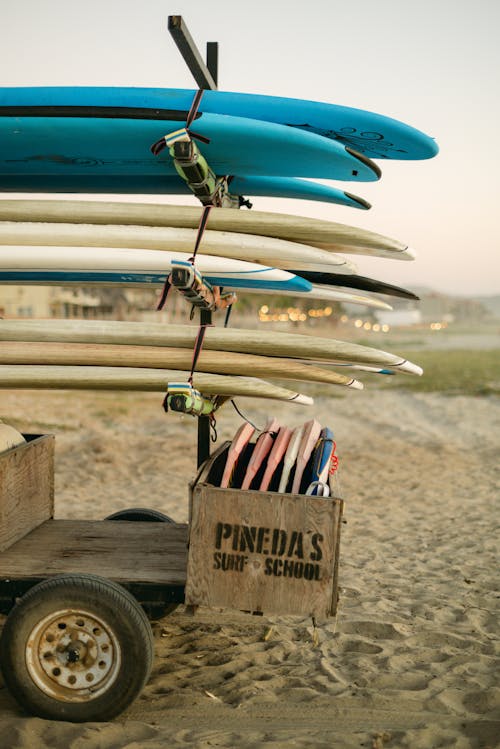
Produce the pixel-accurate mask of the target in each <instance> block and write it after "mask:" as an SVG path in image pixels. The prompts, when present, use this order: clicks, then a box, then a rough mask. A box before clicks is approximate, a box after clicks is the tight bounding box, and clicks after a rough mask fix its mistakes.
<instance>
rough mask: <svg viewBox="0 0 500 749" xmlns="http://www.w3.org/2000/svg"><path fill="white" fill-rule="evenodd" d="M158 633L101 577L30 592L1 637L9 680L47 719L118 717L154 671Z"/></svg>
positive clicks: (59, 580) (67, 578) (0, 661)
mask: <svg viewBox="0 0 500 749" xmlns="http://www.w3.org/2000/svg"><path fill="white" fill-rule="evenodd" d="M152 662H153V633H152V631H151V626H150V624H149V622H148V620H147V617H146V615H145V613H144V611H143V610H142V608H141V607H140V605H139V604H138V603H137V601H136V600H135V598H133V596H131V595H130V593H128V592H127V591H126V590H125V589H124V588H122V586H121V585H117V584H116V583H113V582H111V581H110V580H106V579H104V578H102V577H98V576H97V575H60V576H57V577H53V578H50V579H48V580H44V581H43V582H42V583H39V584H38V585H35V586H34V587H33V588H31V589H30V590H29V591H28V592H27V593H26V594H25V595H24V596H23V597H22V599H21V600H20V601H19V603H18V604H17V605H16V606H15V607H14V609H13V610H12V611H11V613H10V614H9V616H8V618H7V621H6V623H5V627H4V630H3V634H2V638H1V640H0V666H1V668H2V672H3V677H4V680H5V683H6V685H7V687H8V689H9V690H10V692H11V693H12V695H13V696H14V697H15V698H16V700H17V701H18V702H19V704H20V705H21V706H22V707H23V708H24V709H27V710H29V711H30V712H32V713H34V714H35V715H38V716H40V717H42V718H49V719H52V720H66V721H72V722H75V723H80V722H84V721H103V720H109V719H111V718H114V717H115V716H116V715H118V714H119V713H121V712H122V711H123V710H125V708H126V707H128V706H129V705H130V704H131V703H132V702H133V700H134V699H135V698H136V697H137V696H138V695H139V693H140V692H141V690H142V688H143V687H144V685H145V684H146V682H147V680H148V678H149V675H150V673H151V667H152Z"/></svg>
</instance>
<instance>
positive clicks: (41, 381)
mask: <svg viewBox="0 0 500 749" xmlns="http://www.w3.org/2000/svg"><path fill="white" fill-rule="evenodd" d="M185 380H186V371H177V370H168V369H142V368H140V369H138V368H134V367H91V366H82V367H80V366H71V365H69V366H63V367H60V366H50V365H47V366H43V365H42V366H37V365H15V364H13V365H9V364H2V365H0V388H2V389H5V388H9V389H10V388H14V389H18V388H21V389H36V390H40V389H43V390H132V391H134V390H135V391H143V392H146V391H150V392H166V390H167V387H168V383H169V382H183V381H185ZM193 386H194V387H195V388H196V389H197V390H199V391H200V392H201V393H203V394H204V395H221V396H226V397H233V396H243V397H249V398H266V399H270V400H282V401H290V402H291V403H296V404H299V405H303V406H310V405H312V403H313V402H314V401H313V399H312V398H310V397H309V396H308V395H303V394H302V393H297V392H295V391H293V390H288V389H287V388H283V387H280V386H279V385H275V384H274V383H271V382H266V381H265V380H260V379H258V378H257V377H232V376H230V375H216V374H205V373H203V372H195V373H194V376H193Z"/></svg>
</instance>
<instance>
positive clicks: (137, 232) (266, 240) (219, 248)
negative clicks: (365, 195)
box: [0, 221, 356, 274]
mask: <svg viewBox="0 0 500 749" xmlns="http://www.w3.org/2000/svg"><path fill="white" fill-rule="evenodd" d="M197 233H198V232H197V230H196V229H185V228H178V227H169V226H166V227H161V226H131V225H123V226H120V225H117V224H109V225H107V226H103V225H101V224H80V223H74V224H72V223H60V222H54V223H48V222H37V221H32V222H28V221H1V222H0V245H24V246H42V245H45V246H53V247H57V246H60V247H62V246H64V247H80V248H82V247H99V248H107V247H110V248H122V249H124V250H127V251H129V250H132V249H141V250H162V251H163V252H165V251H169V252H188V253H190V255H192V253H193V249H194V246H195V243H196V237H197ZM73 252H81V253H82V254H85V250H78V251H77V250H73ZM199 252H200V254H203V255H217V256H218V257H227V258H231V259H233V260H244V261H245V262H252V263H261V264H263V265H272V266H275V267H276V268H282V269H283V270H288V268H292V267H294V268H303V269H304V270H311V271H318V272H327V273H328V272H333V271H334V272H336V273H344V272H345V273H351V274H352V273H355V272H356V266H355V265H353V263H352V262H351V261H350V260H347V259H346V258H344V257H342V256H340V255H337V254H336V253H332V252H328V251H327V250H321V249H318V248H317V247H310V246H309V245H305V244H299V243H297V242H289V241H287V240H283V239H275V238H274V237H265V236H260V235H254V234H239V233H237V232H220V231H213V230H211V229H208V230H206V231H205V232H204V233H203V236H202V238H201V242H200V248H199ZM100 253H101V254H105V253H106V250H105V249H101V250H100ZM143 257H145V256H143ZM151 257H153V256H151ZM157 261H158V262H160V259H159V258H157Z"/></svg>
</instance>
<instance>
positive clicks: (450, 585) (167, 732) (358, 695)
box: [0, 359, 500, 749]
mask: <svg viewBox="0 0 500 749" xmlns="http://www.w3.org/2000/svg"><path fill="white" fill-rule="evenodd" d="M417 361H418V359H417ZM304 389H305V388H304ZM306 392H307V390H306ZM319 392H320V394H319V395H318V394H316V398H315V405H314V406H313V407H310V408H307V407H303V406H294V405H291V404H281V403H276V404H269V403H266V402H264V401H260V402H259V401H256V400H254V401H249V400H244V399H239V400H238V407H239V409H240V410H241V411H242V412H243V413H244V414H246V415H248V417H249V418H251V419H252V420H253V421H255V422H256V423H257V424H258V425H260V426H263V425H264V423H265V421H266V418H267V416H268V415H269V413H271V412H272V413H273V414H274V415H275V416H276V417H277V418H278V419H279V420H280V421H281V423H285V424H287V425H289V426H294V425H296V424H299V423H301V422H303V421H305V420H306V419H308V418H311V417H312V416H315V417H316V418H318V419H319V420H320V421H321V422H322V423H323V424H326V425H329V426H331V427H332V428H333V430H334V432H335V437H336V440H337V446H338V447H337V452H338V454H339V458H340V467H339V472H338V476H339V479H338V493H339V495H340V496H342V497H343V498H344V500H345V510H344V523H343V525H342V538H341V556H340V580H339V583H340V604H339V610H338V615H337V617H336V619H330V620H327V621H326V622H320V623H318V627H317V630H316V632H315V631H314V629H313V625H312V621H311V620H310V619H304V618H298V617H291V616H287V617H275V616H264V617H253V616H250V615H246V614H243V613H239V612H234V611H229V610H224V611H221V610H210V609H204V608H201V609H199V610H198V611H197V613H196V615H195V616H192V615H190V614H188V613H187V612H186V610H185V609H184V607H183V606H180V607H179V608H178V609H177V610H176V611H175V612H174V613H172V614H171V615H170V616H168V617H165V618H163V619H161V620H158V621H156V622H154V623H153V631H154V637H155V656H156V657H155V662H154V666H153V671H152V675H151V678H150V680H149V683H148V684H147V686H146V688H145V689H144V691H143V693H142V694H141V696H140V697H139V699H138V700H137V701H136V702H135V703H134V704H133V705H132V706H131V707H130V708H129V709H128V710H127V711H126V712H125V713H123V714H122V715H121V716H119V717H118V718H117V719H115V720H114V721H111V722H108V723H92V724H70V723H64V722H56V721H46V720H42V719H40V718H34V717H31V716H28V715H26V714H25V713H23V711H22V709H21V708H20V707H19V706H18V705H17V703H16V702H15V701H14V700H13V699H12V698H11V697H10V695H9V694H8V692H7V690H6V689H5V687H3V688H2V689H0V728H1V731H2V747H4V748H5V749H28V748H30V749H31V747H37V749H38V748H40V749H80V748H81V747H82V748H83V747H85V749H101V748H106V749H107V748H108V747H109V748H111V747H113V748H115V747H116V748H117V749H118V747H119V748H122V747H128V748H129V749H132V748H133V749H139V748H141V747H146V748H147V749H157V748H158V749H159V748H160V747H164V746H171V747H211V746H219V747H245V748H246V747H260V746H266V747H275V748H278V747H279V748H280V749H281V748H283V749H284V748H285V747H292V746H293V747H317V748H321V749H323V747H324V748H325V749H326V747H328V748H330V747H342V748H343V747H345V748H346V749H354V747H368V749H381V748H382V747H384V748H385V747H387V748H388V749H390V748H392V747H408V749H429V748H430V747H432V749H434V748H437V747H456V749H468V748H469V747H471V748H474V749H476V748H477V749H494V747H498V746H500V685H499V680H498V674H499V672H500V669H499V641H498V609H499V598H500V594H499V589H498V544H499V541H498V539H499V532H498V530H499V529H498V510H497V509H496V508H495V503H496V500H497V497H498V489H499V470H498V434H499V425H500V405H499V400H498V398H497V397H496V396H485V397H472V396H470V395H458V396H449V395H447V394H443V393H435V392H433V393H425V392H423V393H421V392H410V391H406V390H401V389H391V388H390V387H385V388H384V389H382V390H380V389H373V388H369V387H368V388H367V389H366V390H365V391H364V392H345V391H342V390H341V389H340V388H337V389H333V388H330V389H324V388H323V389H320V391H319ZM316 393H318V391H316ZM1 396H2V397H1V409H0V417H1V418H3V419H4V420H5V421H9V423H12V424H13V425H14V426H16V427H17V428H19V429H21V430H22V431H23V432H29V433H53V434H55V435H56V477H55V493H56V517H59V518H88V519H99V518H104V517H106V516H107V515H108V514H110V513H112V512H115V511H116V510H119V509H124V508H126V507H154V508H155V509H158V510H161V511H163V512H165V513H167V514H168V515H170V516H171V517H172V518H174V519H175V520H176V521H178V522H186V520H187V496H188V494H187V484H188V481H189V480H190V479H191V478H192V477H193V476H194V474H195V471H196V420H195V419H194V418H193V417H190V416H179V415H178V414H165V413H164V412H163V410H162V408H161V402H162V397H161V395H156V394H129V393H121V394H118V393H69V392H35V391H19V390H17V391H6V392H4V393H2V394H1ZM240 423H241V418H240V416H238V414H237V413H236V411H235V410H234V409H233V408H232V407H231V405H226V406H225V407H224V408H223V409H222V410H221V411H220V412H219V416H218V420H217V430H218V437H219V441H222V440H224V439H230V438H231V437H232V435H233V434H234V432H235V430H236V428H237V427H238V425H239V424H240ZM2 621H3V619H2Z"/></svg>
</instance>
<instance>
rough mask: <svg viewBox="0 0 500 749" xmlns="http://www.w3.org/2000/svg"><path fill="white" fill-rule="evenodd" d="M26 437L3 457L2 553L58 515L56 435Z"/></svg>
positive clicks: (0, 459)
mask: <svg viewBox="0 0 500 749" xmlns="http://www.w3.org/2000/svg"><path fill="white" fill-rule="evenodd" d="M24 437H25V438H26V440H27V442H26V443H25V444H22V445H19V446H18V447H13V448H11V449H10V450H7V451H6V452H4V453H2V454H1V455H0V551H4V550H5V549H8V548H9V547H10V546H12V544H14V543H15V542H16V541H18V540H19V539H20V538H23V536H25V535H26V534H27V533H29V532H30V531H32V530H33V529H34V528H36V527H37V526H39V525H41V523H43V522H44V521H45V520H48V519H49V518H51V517H52V516H53V514H54V436H53V435H50V434H49V435H47V434H46V435H36V434H25V435H24Z"/></svg>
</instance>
